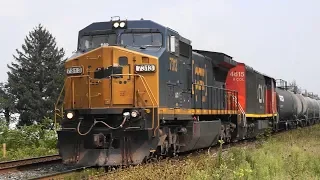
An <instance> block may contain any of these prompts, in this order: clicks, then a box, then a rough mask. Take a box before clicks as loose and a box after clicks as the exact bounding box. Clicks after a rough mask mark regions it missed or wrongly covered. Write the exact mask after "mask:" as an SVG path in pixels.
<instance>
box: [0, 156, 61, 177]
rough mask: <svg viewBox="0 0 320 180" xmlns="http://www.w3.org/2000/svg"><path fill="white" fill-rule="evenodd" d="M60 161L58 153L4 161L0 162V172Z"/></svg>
mask: <svg viewBox="0 0 320 180" xmlns="http://www.w3.org/2000/svg"><path fill="white" fill-rule="evenodd" d="M60 162H62V159H61V157H60V156H59V155H58V154H55V155H49V156H41V157H34V158H27V159H19V160H13V161H4V162H0V174H3V173H7V172H12V171H19V170H22V169H25V168H29V167H32V166H37V165H39V164H46V163H60Z"/></svg>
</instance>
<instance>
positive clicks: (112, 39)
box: [79, 34, 117, 50]
mask: <svg viewBox="0 0 320 180" xmlns="http://www.w3.org/2000/svg"><path fill="white" fill-rule="evenodd" d="M116 40H117V36H116V34H104V35H94V36H82V38H81V39H80V47H79V48H80V50H88V49H95V48H97V47H100V46H101V45H103V44H105V43H108V44H109V45H114V44H116V43H117V41H116Z"/></svg>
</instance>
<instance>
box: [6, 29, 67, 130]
mask: <svg viewBox="0 0 320 180" xmlns="http://www.w3.org/2000/svg"><path fill="white" fill-rule="evenodd" d="M65 61H66V58H65V51H64V49H63V48H59V47H58V46H57V42H56V39H55V37H54V36H53V35H52V34H51V33H50V32H49V31H48V30H47V29H46V28H45V27H44V26H43V25H42V24H39V25H37V26H35V27H34V28H33V29H32V30H31V31H30V32H29V33H28V35H26V37H25V38H24V43H23V44H22V45H21V48H20V49H16V53H15V54H13V61H12V62H11V63H10V64H8V65H7V67H8V69H9V70H8V72H7V75H8V79H7V81H6V82H2V83H0V113H3V115H4V117H5V121H6V123H7V125H9V124H10V123H11V122H13V121H17V125H18V126H23V125H32V124H34V123H41V122H42V121H43V120H44V119H45V118H51V119H53V116H54V104H55V102H56V101H57V98H58V96H59V93H60V91H61V88H62V86H63V82H64V62H65ZM12 114H18V115H19V118H18V119H14V118H13V117H12Z"/></svg>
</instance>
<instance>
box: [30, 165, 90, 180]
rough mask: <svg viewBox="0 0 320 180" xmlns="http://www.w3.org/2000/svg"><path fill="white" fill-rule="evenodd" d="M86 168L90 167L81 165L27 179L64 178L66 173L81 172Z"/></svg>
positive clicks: (49, 179)
mask: <svg viewBox="0 0 320 180" xmlns="http://www.w3.org/2000/svg"><path fill="white" fill-rule="evenodd" d="M87 168H90V167H81V168H75V169H70V170H67V171H62V172H57V173H51V174H46V175H43V176H38V177H33V178H29V179H28V180H34V179H37V180H52V179H64V177H65V176H67V175H71V174H73V173H77V172H81V171H83V170H85V169H87Z"/></svg>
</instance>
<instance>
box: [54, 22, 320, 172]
mask: <svg viewBox="0 0 320 180" xmlns="http://www.w3.org/2000/svg"><path fill="white" fill-rule="evenodd" d="M65 68H66V78H65V84H64V87H63V89H62V92H61V94H62V95H63V96H61V97H63V98H59V100H58V101H57V104H56V115H57V116H56V117H61V119H60V121H59V124H60V125H61V129H59V130H58V146H59V153H60V155H61V157H62V159H63V162H64V163H66V164H75V165H79V166H92V165H98V166H109V165H128V164H139V163H141V162H143V161H146V160H148V159H150V158H153V157H155V156H172V155H175V154H177V153H179V152H186V151H190V150H194V149H199V148H205V147H209V146H213V145H215V144H217V143H218V140H219V139H222V140H224V141H226V142H233V141H237V140H239V139H245V138H250V137H255V136H257V135H258V134H259V133H263V132H264V131H265V130H266V129H268V128H272V129H273V130H274V131H276V130H278V129H280V128H281V127H282V126H279V125H281V123H282V124H283V123H284V124H286V123H285V122H290V123H292V122H302V121H304V122H308V123H309V124H312V123H313V122H314V120H316V119H319V109H320V107H319V104H316V103H317V102H316V100H314V99H311V98H309V97H304V96H301V95H292V93H290V92H289V91H287V90H286V89H283V88H281V87H276V80H275V79H274V78H272V77H270V76H267V75H265V74H262V73H260V72H257V71H255V70H254V69H253V68H251V67H249V66H248V65H246V64H244V63H240V62H237V61H235V60H233V58H232V57H231V56H228V55H226V54H224V53H219V52H211V51H204V50H196V49H193V48H192V45H191V41H190V40H188V39H187V38H185V37H183V36H181V35H180V34H179V33H178V32H176V31H174V30H172V29H170V28H168V27H164V26H162V25H160V24H158V23H155V22H153V21H150V20H130V21H127V20H121V19H120V18H119V19H117V20H114V19H111V21H109V22H95V23H92V24H90V25H88V26H87V27H85V28H84V29H82V30H80V31H79V35H78V48H77V53H76V54H75V55H74V56H72V57H71V58H70V59H68V60H67V61H66V63H65ZM290 98H291V99H290ZM298 98H300V99H301V100H300V101H298ZM287 99H288V101H287ZM283 100H284V101H283ZM318 102H319V101H318ZM294 103H296V104H294ZM60 105H61V106H60ZM316 105H317V106H316ZM291 107H294V108H295V109H294V111H290V108H291ZM287 124H288V123H287ZM296 124H297V123H296ZM305 124H306V123H305ZM286 127H287V126H286ZM290 127H291V126H290Z"/></svg>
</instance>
